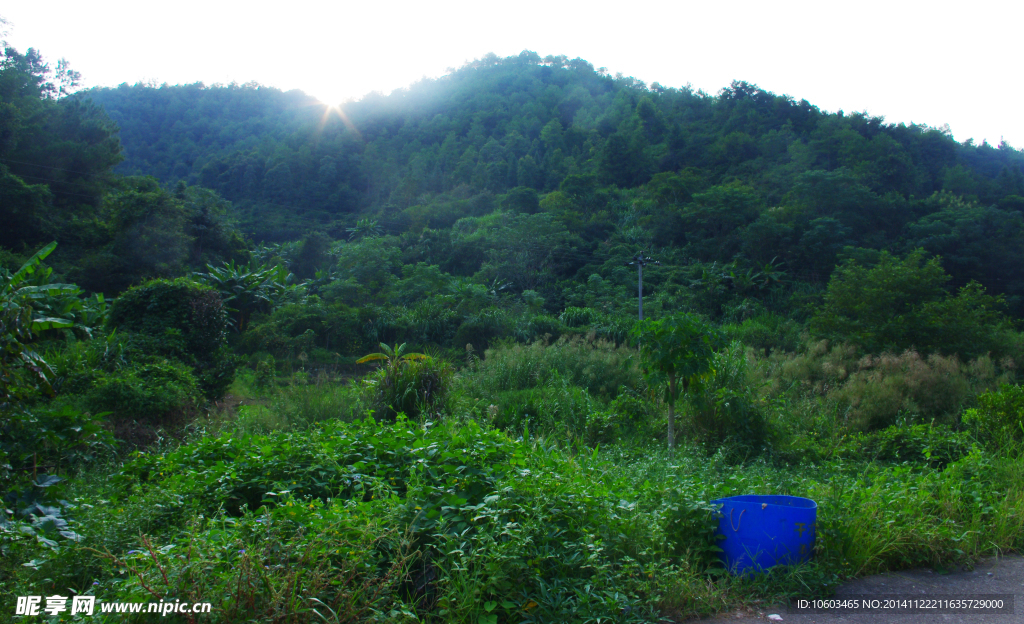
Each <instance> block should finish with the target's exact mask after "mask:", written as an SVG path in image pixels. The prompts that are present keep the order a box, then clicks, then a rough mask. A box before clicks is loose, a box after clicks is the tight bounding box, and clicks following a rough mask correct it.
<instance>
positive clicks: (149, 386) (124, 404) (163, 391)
mask: <svg viewBox="0 0 1024 624" xmlns="http://www.w3.org/2000/svg"><path fill="white" fill-rule="evenodd" d="M202 399H203V397H202V394H201V392H200V390H199V385H198V383H197V382H196V379H195V377H193V376H192V372H191V371H190V370H189V368H188V367H187V366H185V365H184V364H181V363H180V362H176V361H174V360H156V361H153V362H150V363H148V364H141V365H140V364H136V365H134V366H131V367H127V368H123V369H121V370H119V371H117V372H115V373H112V374H110V375H104V376H101V377H99V378H98V379H97V380H96V381H95V382H94V384H93V386H92V388H91V389H90V390H89V391H88V392H87V393H86V394H85V397H84V404H85V405H86V406H88V407H89V408H90V409H92V410H93V411H94V412H112V413H113V416H114V418H116V419H120V420H138V421H144V422H147V423H151V424H162V423H165V422H167V421H169V420H172V419H173V417H174V416H176V415H181V414H185V413H189V412H191V411H193V410H195V409H196V408H197V407H198V406H199V404H200V403H201V401H202Z"/></svg>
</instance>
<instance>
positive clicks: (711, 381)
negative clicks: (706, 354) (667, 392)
mask: <svg viewBox="0 0 1024 624" xmlns="http://www.w3.org/2000/svg"><path fill="white" fill-rule="evenodd" d="M750 366H751V364H750V361H749V359H748V355H747V353H746V348H745V347H744V346H743V345H742V344H740V343H733V344H732V345H731V346H730V347H728V348H726V349H722V350H721V351H719V352H718V353H716V354H715V355H714V357H713V359H712V361H711V362H710V369H711V374H710V376H709V377H708V379H707V380H706V381H704V382H703V383H702V384H700V385H699V386H698V387H697V388H695V389H694V390H691V395H690V397H689V401H688V403H687V409H686V425H687V429H688V430H689V433H690V434H691V435H692V436H693V438H694V439H695V440H696V441H698V442H700V443H702V444H704V445H706V446H707V447H709V450H714V449H718V448H719V447H722V446H726V447H728V448H729V451H730V452H731V453H735V454H736V455H737V456H738V457H739V458H745V457H753V456H756V455H759V454H760V453H761V451H762V450H763V448H764V445H765V443H766V442H767V440H768V423H767V418H766V412H767V411H768V410H769V409H770V405H769V404H768V402H767V400H766V397H765V396H763V395H762V392H761V390H762V388H761V387H760V385H761V384H759V383H758V380H757V378H756V376H755V375H754V374H753V371H751V370H750Z"/></svg>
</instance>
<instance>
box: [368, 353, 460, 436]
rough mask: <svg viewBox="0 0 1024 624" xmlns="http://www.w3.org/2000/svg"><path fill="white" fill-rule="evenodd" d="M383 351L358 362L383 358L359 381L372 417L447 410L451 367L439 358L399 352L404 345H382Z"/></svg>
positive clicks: (411, 415) (386, 417) (382, 417)
mask: <svg viewBox="0 0 1024 624" xmlns="http://www.w3.org/2000/svg"><path fill="white" fill-rule="evenodd" d="M381 348H382V349H383V350H384V352H383V353H375V354H371V355H368V356H366V357H364V358H362V359H361V360H359V363H363V362H367V361H372V360H384V365H383V366H381V368H380V369H378V370H377V371H376V372H374V373H371V374H370V375H368V376H367V377H366V379H364V380H363V383H364V385H365V388H366V393H367V398H368V401H367V402H368V403H369V405H370V406H371V408H372V409H373V410H374V411H375V413H376V417H377V418H380V419H385V420H391V421H393V420H394V419H395V417H396V416H398V414H405V415H406V416H409V417H410V418H414V417H417V416H419V415H420V414H440V413H443V412H448V411H449V409H450V406H449V403H448V400H449V391H450V390H451V383H452V377H453V376H454V370H453V369H452V366H451V364H449V363H448V362H446V361H445V360H443V359H441V358H439V357H431V356H428V355H423V354H422V353H408V354H405V355H403V354H402V351H403V350H404V348H405V345H404V344H403V345H401V346H397V347H395V348H394V349H391V348H389V347H388V346H387V345H385V344H382V345H381Z"/></svg>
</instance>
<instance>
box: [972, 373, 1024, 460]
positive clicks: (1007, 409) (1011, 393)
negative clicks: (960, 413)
mask: <svg viewBox="0 0 1024 624" xmlns="http://www.w3.org/2000/svg"><path fill="white" fill-rule="evenodd" d="M963 423H964V426H966V427H968V428H969V429H971V430H973V431H974V432H975V434H976V435H977V436H978V437H979V438H981V439H983V440H986V441H988V442H990V443H992V444H993V445H994V446H996V447H1002V446H1005V445H1008V444H1010V443H1012V442H1014V441H1017V442H1020V441H1021V440H1024V387H1021V386H1016V385H1015V386H1011V385H1003V386H1002V387H1000V388H999V390H998V391H994V392H986V393H984V394H982V395H981V396H979V397H978V407H976V408H974V409H969V410H967V411H966V413H964V417H963Z"/></svg>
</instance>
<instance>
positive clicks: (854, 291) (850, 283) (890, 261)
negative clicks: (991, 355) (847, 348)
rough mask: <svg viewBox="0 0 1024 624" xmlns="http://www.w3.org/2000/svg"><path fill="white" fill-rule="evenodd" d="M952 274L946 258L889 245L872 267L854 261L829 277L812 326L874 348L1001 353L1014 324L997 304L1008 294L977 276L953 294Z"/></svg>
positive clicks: (869, 349)
mask: <svg viewBox="0 0 1024 624" xmlns="http://www.w3.org/2000/svg"><path fill="white" fill-rule="evenodd" d="M922 263H923V264H922ZM948 280H949V276H948V275H947V274H946V273H945V271H943V270H942V267H941V266H940V264H939V259H938V258H933V259H931V260H928V261H927V262H925V260H924V252H923V251H922V250H918V251H915V252H913V253H911V254H909V255H908V256H907V257H906V258H904V259H902V260H900V259H897V258H894V257H892V256H890V255H889V254H888V253H885V252H882V254H881V255H880V256H879V260H878V264H877V265H875V266H874V267H872V268H866V267H862V266H860V265H859V264H858V263H857V262H855V261H850V262H847V263H846V264H844V265H843V266H842V267H841V268H840V269H838V270H837V271H836V274H835V275H834V276H833V278H832V280H831V281H830V282H829V285H828V292H827V293H826V294H825V301H824V303H823V305H822V307H821V309H820V310H818V312H817V314H816V315H815V317H814V319H812V323H811V327H812V328H813V329H814V330H815V331H816V332H818V333H819V334H822V335H826V336H830V337H841V338H845V339H847V340H849V341H851V342H853V343H855V344H858V345H860V346H862V347H863V348H864V349H865V350H866V351H867V352H869V353H879V352H881V351H883V350H886V349H895V350H897V351H902V350H904V349H909V348H918V349H921V350H928V351H932V350H934V351H939V352H941V353H943V354H946V355H950V354H958V355H960V356H961V357H964V358H968V357H975V356H977V355H983V354H985V353H986V352H999V351H1000V346H1001V344H1000V343H1001V341H1000V332H1002V331H1004V330H1005V329H1006V328H1007V325H1008V323H1007V319H1006V317H1005V316H1004V315H1003V314H1002V313H1000V312H998V311H997V307H998V305H999V303H1000V300H999V299H998V298H995V297H991V296H988V295H986V294H985V292H984V289H983V288H982V287H981V286H980V285H978V284H973V283H972V284H968V285H967V286H965V287H963V288H961V289H960V292H959V293H958V294H957V295H956V296H951V295H948V294H946V292H945V290H943V284H944V283H945V282H946V281H948Z"/></svg>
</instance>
